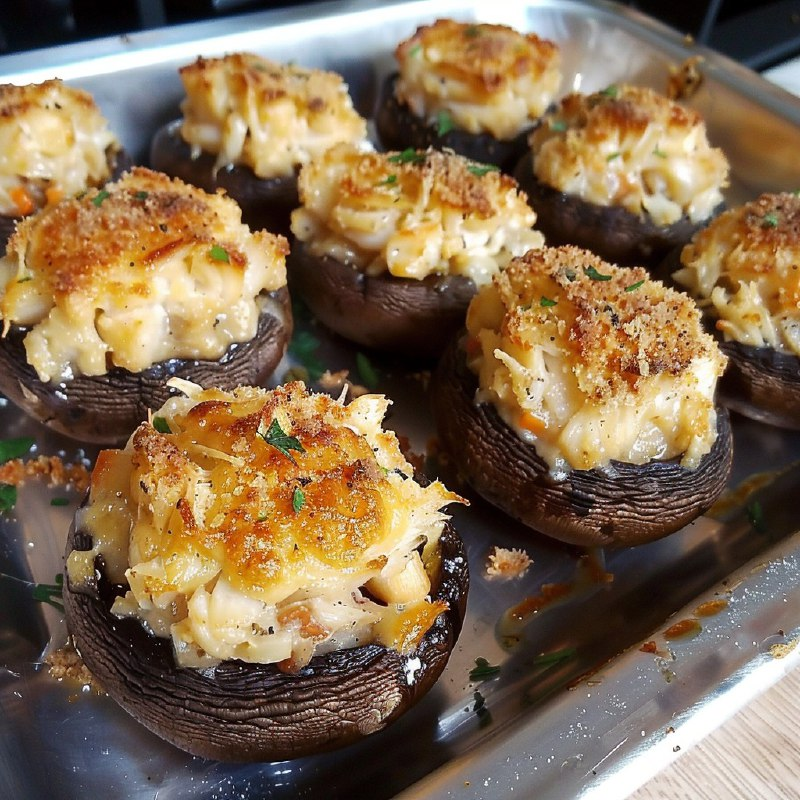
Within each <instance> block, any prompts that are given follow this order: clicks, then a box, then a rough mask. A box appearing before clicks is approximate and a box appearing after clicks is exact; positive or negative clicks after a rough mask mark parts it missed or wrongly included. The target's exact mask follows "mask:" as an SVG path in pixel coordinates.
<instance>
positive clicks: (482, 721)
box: [472, 692, 492, 728]
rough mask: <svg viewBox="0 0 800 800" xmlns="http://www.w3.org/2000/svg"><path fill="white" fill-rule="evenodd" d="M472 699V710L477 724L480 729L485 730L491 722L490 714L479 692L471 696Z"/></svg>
mask: <svg viewBox="0 0 800 800" xmlns="http://www.w3.org/2000/svg"><path fill="white" fill-rule="evenodd" d="M473 698H474V700H475V703H474V704H473V706H472V710H473V711H474V712H475V715H476V716H477V717H478V723H479V725H480V727H481V728H485V727H486V726H487V725H489V724H490V723H491V721H492V713H491V711H489V709H488V708H487V707H486V700H485V699H484V697H483V695H482V694H481V693H480V692H475V693H474V694H473Z"/></svg>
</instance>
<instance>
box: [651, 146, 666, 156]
mask: <svg viewBox="0 0 800 800" xmlns="http://www.w3.org/2000/svg"><path fill="white" fill-rule="evenodd" d="M653 155H654V156H656V158H666V157H667V154H666V153H665V152H664V151H663V150H661V149H659V148H658V147H656V148H655V150H653Z"/></svg>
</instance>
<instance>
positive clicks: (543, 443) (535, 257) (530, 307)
mask: <svg viewBox="0 0 800 800" xmlns="http://www.w3.org/2000/svg"><path fill="white" fill-rule="evenodd" d="M467 331H468V339H467V353H468V354H469V365H470V367H471V369H472V370H473V371H474V372H475V373H476V374H477V375H478V380H479V387H480V388H479V390H478V395H477V399H478V401H480V402H491V403H494V405H495V406H496V407H497V409H498V412H499V414H500V416H501V417H502V418H503V420H504V421H505V422H506V423H507V424H508V425H510V426H511V427H512V428H514V430H515V431H516V432H517V433H518V435H519V436H520V438H522V439H523V440H524V441H527V442H530V443H531V444H533V445H534V446H535V447H536V451H537V453H539V455H540V456H542V458H544V459H545V461H547V462H548V464H549V465H550V467H551V471H552V473H553V474H554V475H556V476H563V475H564V474H565V473H566V472H567V471H568V470H570V469H593V468H597V467H606V466H607V465H608V464H609V462H610V461H611V460H612V459H614V460H617V461H625V462H629V463H634V464H642V463H645V462H648V461H650V460H652V459H669V458H673V457H676V456H681V459H682V460H681V463H682V464H683V465H684V466H686V467H689V468H691V467H695V466H696V465H697V464H698V462H699V461H700V459H701V458H702V456H703V455H705V454H706V453H707V452H708V451H709V450H710V449H711V446H712V444H713V442H714V440H715V438H716V412H715V409H714V388H715V385H716V381H717V378H718V377H719V376H720V375H721V374H722V371H723V369H724V367H725V363H726V360H725V357H724V356H723V355H722V354H721V353H720V352H719V348H718V347H717V345H716V344H715V342H714V340H713V339H712V337H710V336H709V335H707V334H705V333H703V331H702V327H701V323H700V315H699V312H698V310H697V308H696V306H695V304H694V303H693V302H692V301H691V300H690V299H689V298H688V297H686V295H684V294H681V293H679V292H675V291H673V290H671V289H667V288H665V287H664V286H663V285H662V284H661V283H658V282H655V281H651V280H648V277H647V272H646V271H645V270H643V269H641V268H638V267H637V268H632V269H621V268H619V267H614V266H611V265H610V264H607V263H605V262H603V261H602V260H601V259H599V258H598V257H597V256H595V255H594V254H592V253H589V252H588V251H585V250H580V249H578V248H575V247H561V248H545V249H544V250H541V251H530V252H529V253H527V254H526V255H525V256H524V257H523V258H520V259H515V260H514V261H512V263H511V264H510V265H509V266H508V268H507V269H506V270H505V271H504V272H502V273H500V274H499V275H498V276H497V277H495V279H494V281H493V283H492V284H491V285H490V286H487V287H485V288H483V289H482V290H480V291H479V292H478V294H477V295H476V297H475V298H474V299H473V301H472V303H471V305H470V308H469V312H468V314H467Z"/></svg>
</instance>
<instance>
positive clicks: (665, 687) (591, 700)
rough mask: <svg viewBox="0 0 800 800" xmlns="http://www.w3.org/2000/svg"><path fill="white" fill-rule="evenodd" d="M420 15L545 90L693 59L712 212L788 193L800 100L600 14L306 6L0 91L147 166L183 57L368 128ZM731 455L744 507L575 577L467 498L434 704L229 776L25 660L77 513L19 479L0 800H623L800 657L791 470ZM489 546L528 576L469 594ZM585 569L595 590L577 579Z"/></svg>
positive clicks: (598, 556)
mask: <svg viewBox="0 0 800 800" xmlns="http://www.w3.org/2000/svg"><path fill="white" fill-rule="evenodd" d="M441 16H453V17H458V18H462V19H478V20H483V21H493V22H503V23H507V24H510V25H513V26H515V27H517V28H519V29H527V30H535V31H536V32H537V33H539V34H541V35H543V36H546V37H549V38H552V39H554V40H556V41H557V42H558V43H559V44H560V45H561V47H562V51H563V54H564V71H565V75H566V81H565V85H564V90H567V89H569V88H580V89H583V90H592V89H596V88H601V87H603V86H605V85H607V84H609V83H612V82H622V81H630V82H638V83H646V84H650V85H653V86H655V87H656V88H660V89H663V88H664V87H665V84H666V79H667V75H668V72H669V68H670V66H676V65H678V64H680V63H681V62H682V61H683V60H684V59H685V58H687V57H689V56H691V55H695V54H698V53H699V54H701V55H702V56H703V57H704V61H703V63H702V71H703V73H704V75H705V80H704V83H703V85H702V87H701V89H700V91H699V92H698V93H697V94H696V95H695V96H694V97H693V98H692V99H691V101H690V102H691V103H692V104H693V105H694V106H695V107H697V108H698V109H699V110H700V111H701V112H702V113H703V115H704V116H705V118H706V119H707V121H708V124H709V129H710V135H711V138H712V140H713V141H714V142H715V143H716V144H718V145H720V146H721V147H723V148H724V149H725V150H726V152H727V153H728V156H729V158H730V160H731V162H732V165H733V173H734V181H733V184H732V187H731V190H730V192H729V200H730V201H731V202H738V201H740V200H744V199H747V198H749V197H752V196H754V195H755V194H757V193H758V192H760V191H762V190H779V189H789V190H791V189H796V188H798V187H800V159H798V158H797V153H798V152H800V102H798V101H797V100H796V99H794V98H792V97H791V96H790V95H788V94H787V93H785V92H783V91H782V90H780V89H778V88H776V87H774V86H772V85H770V84H768V83H767V82H765V81H764V80H762V79H761V78H759V77H758V76H757V75H755V74H753V73H751V72H749V71H747V70H745V69H744V68H742V67H740V66H738V65H736V64H734V63H733V62H731V61H729V60H727V59H725V58H723V57H721V56H718V55H716V54H714V53H711V52H708V51H704V50H702V49H700V48H695V47H693V46H692V45H691V43H689V42H687V41H685V40H684V39H683V38H682V37H681V36H680V35H679V34H677V33H675V32H673V31H670V30H669V29H667V28H665V27H664V26H662V25H660V24H658V23H656V22H654V21H652V20H650V19H647V18H645V17H643V16H641V15H639V14H637V13H635V12H632V11H630V10H628V9H624V8H622V7H618V6H615V5H611V4H593V3H582V2H570V0H562V1H561V2H556V0H550V1H548V0H544V1H543V2H529V3H524V2H516V1H515V0H491V2H489V0H486V1H485V2H478V1H477V0H476V2H473V3H466V2H454V1H452V0H435V1H434V0H423V1H422V2H409V3H398V4H386V5H382V6H380V7H378V8H375V7H372V4H370V3H366V2H346V3H345V2H336V3H328V4H321V5H317V6H313V7H306V8H302V7H300V8H293V9H289V10H281V11H270V12H262V13H258V14H251V15H245V16H241V17H236V18H230V19H226V20H221V21H215V22H212V23H200V24H193V25H187V26H181V27H178V28H173V29H169V30H158V31H154V32H147V33H140V34H134V35H131V36H127V37H123V38H121V39H118V38H114V39H103V40H98V41H95V42H91V43H86V44H78V45H68V46H65V47H59V48H52V49H50V50H47V51H39V52H33V53H25V54H19V55H14V56H8V57H5V58H0V81H2V82H8V81H13V82H16V83H23V82H31V81H40V80H44V79H46V78H50V77H61V78H64V79H66V80H69V81H70V82H72V83H74V84H76V85H80V86H82V87H84V88H86V89H88V90H89V91H91V92H92V93H93V94H94V96H95V97H96V99H97V101H98V102H99V104H100V106H101V107H102V109H103V111H104V112H105V114H106V115H107V116H108V118H109V119H110V120H111V123H112V125H113V127H114V129H115V130H116V131H118V132H119V134H120V136H121V138H122V139H123V141H124V144H125V145H126V147H127V148H128V149H129V150H130V152H131V153H132V154H133V155H134V156H135V157H136V158H138V159H144V158H145V156H146V151H147V143H148V140H149V137H150V135H151V134H152V132H153V131H154V130H155V129H156V128H157V127H158V126H159V125H160V124H161V123H162V122H165V121H167V120H169V119H171V118H174V117H175V116H177V114H178V108H177V107H178V103H179V101H180V98H181V95H182V91H181V87H180V82H179V80H178V77H177V68H178V67H179V66H181V65H182V64H185V63H188V62H189V61H191V60H193V59H194V58H195V57H196V56H197V55H200V54H202V55H207V56H208V55H213V54H219V53H223V52H230V51H233V50H251V51H255V52H259V53H262V54H264V55H267V56H269V57H272V58H275V59H277V60H294V61H297V62H299V63H303V64H307V65H311V66H324V67H328V68H332V69H336V70H338V71H339V72H341V73H342V74H343V75H344V76H345V78H346V80H347V81H348V83H349V84H350V87H351V91H352V93H353V95H354V97H355V100H356V104H357V106H358V107H359V109H360V110H361V111H362V113H365V114H369V113H370V111H371V108H372V104H373V102H374V98H375V94H376V90H377V87H378V85H379V82H380V80H381V78H382V77H383V76H384V75H385V74H386V73H387V72H388V71H389V70H391V69H392V66H393V59H392V50H393V48H394V45H395V44H396V42H397V41H399V40H400V39H401V38H404V37H405V36H407V35H408V34H410V33H411V32H412V31H413V30H414V28H415V27H416V26H417V25H418V24H421V23H424V22H429V21H432V20H433V19H435V18H436V17H441ZM301 329H303V330H304V331H305V333H306V335H307V336H311V337H316V339H315V341H317V342H318V347H317V349H316V351H315V353H314V355H315V357H317V358H318V359H319V360H320V361H321V362H322V363H324V364H325V365H326V366H327V367H330V368H331V369H334V370H335V369H341V368H349V369H352V370H353V372H354V374H355V376H356V377H358V360H357V358H356V355H357V354H356V352H355V350H353V349H349V348H342V346H341V345H340V344H338V343H337V342H335V341H333V340H330V339H328V338H327V337H326V335H325V333H324V331H322V330H321V329H318V328H316V327H315V326H314V325H313V324H311V323H309V324H305V325H301ZM370 359H371V363H372V366H373V367H374V368H375V370H376V371H377V373H378V381H377V386H376V387H375V388H377V389H378V390H380V391H383V392H385V393H386V394H388V395H389V396H390V397H392V398H393V399H394V405H393V411H392V416H391V419H390V420H389V424H390V425H391V426H392V427H394V428H395V429H396V430H397V431H398V432H400V433H402V434H405V435H407V436H408V437H409V438H410V440H411V442H412V445H413V446H414V447H415V449H417V450H418V451H419V452H422V451H424V450H425V447H426V445H427V443H428V440H429V438H430V436H431V434H432V427H431V423H430V419H429V414H428V405H427V398H426V394H425V383H424V380H423V376H420V375H417V374H414V373H411V372H409V371H408V369H407V368H405V367H404V366H403V365H402V364H399V363H396V362H394V361H392V360H389V359H382V358H380V357H378V356H374V355H370ZM290 363H293V361H292V359H290V360H288V361H287V362H285V363H284V364H282V365H281V367H280V368H279V369H278V371H277V373H276V375H277V376H278V378H280V376H282V375H283V374H284V371H285V369H286V368H287V367H288V366H289V364H290ZM362 377H363V376H362ZM734 434H735V449H736V457H735V468H734V476H733V478H732V483H731V485H732V486H738V485H740V484H741V483H742V482H743V481H746V480H747V479H748V478H749V476H752V475H754V474H761V473H765V472H766V475H765V476H762V479H761V480H750V483H749V484H747V485H748V486H749V487H750V488H751V489H752V488H754V487H756V486H761V488H760V489H758V490H757V491H755V492H750V491H745V490H740V491H739V492H738V493H735V494H733V495H732V496H731V500H730V502H729V503H728V505H727V507H726V508H724V509H721V510H720V513H719V514H718V515H717V516H716V517H714V518H712V517H710V516H707V517H704V518H702V519H700V520H698V521H697V522H696V523H694V524H693V525H690V526H689V527H687V528H686V529H684V530H683V531H680V532H679V533H677V534H674V535H672V536H670V537H668V538H667V539H664V540H662V541H659V542H655V543H653V544H650V545H646V546H643V547H640V548H636V549H632V550H623V551H617V552H608V553H605V554H603V553H594V554H591V557H588V556H586V555H585V554H582V553H581V552H580V551H578V550H576V549H574V548H568V547H566V546H561V545H559V544H557V543H555V542H551V541H548V540H546V539H544V538H542V537H538V536H536V535H533V534H531V533H530V532H528V531H526V530H524V529H523V528H521V527H520V526H518V525H516V524H515V523H513V522H512V521H510V520H509V519H508V518H506V517H505V516H503V515H502V514H501V513H499V512H497V511H495V510H493V509H492V508H490V507H488V506H487V505H485V504H484V503H482V502H481V501H480V500H477V499H474V500H473V505H472V507H471V508H470V509H466V510H465V509H457V510H456V511H455V513H454V517H455V522H456V525H457V527H458V528H459V530H460V531H461V533H462V535H463V537H464V539H465V540H466V544H467V548H468V553H469V558H470V564H471V569H472V576H473V579H472V590H471V594H470V601H469V608H468V615H467V619H466V624H465V626H464V631H463V633H462V636H461V639H460V641H459V644H458V646H457V648H456V651H455V652H454V654H453V657H452V659H451V661H450V664H449V665H448V667H447V669H446V671H445V673H444V675H443V676H442V678H441V679H440V681H439V683H438V684H437V686H436V687H435V689H434V690H433V691H432V692H431V694H429V695H428V696H427V697H426V698H425V699H424V700H423V701H422V702H421V703H420V704H419V705H418V706H417V707H416V708H414V709H412V710H411V711H410V712H409V713H408V714H407V715H406V716H405V717H403V718H402V719H401V720H400V721H398V722H397V723H395V724H394V725H393V726H391V727H390V728H389V729H388V730H387V731H385V732H383V733H380V734H378V735H376V736H373V737H371V738H369V739H368V740H366V741H364V742H363V743H361V744H359V745H356V746H353V747H351V748H349V749H346V750H343V751H341V752H338V753H333V754H328V755H323V756H318V757H314V758H305V759H299V760H297V761H292V762H283V763H274V764H256V765H247V766H241V765H229V764H221V763H212V762H206V761H202V760H200V759H195V758H191V757H189V756H186V755H185V754H183V753H180V752H178V751H177V750H175V749H173V748H172V747H171V746H169V745H167V744H165V743H163V742H162V741H161V740H159V739H158V738H156V737H155V736H153V735H151V734H150V733H149V732H147V731H146V730H144V729H143V728H141V727H140V726H139V725H138V724H136V723H135V722H134V721H133V720H131V719H130V718H128V717H127V715H126V714H125V713H124V712H122V711H120V710H119V709H118V708H117V706H116V705H115V704H114V703H113V702H112V701H111V700H110V699H108V698H107V697H103V696H95V695H93V694H91V693H90V692H86V691H81V689H80V687H78V686H76V685H75V684H69V683H67V682H57V681H55V680H54V679H53V678H52V677H51V676H50V675H49V674H48V670H47V668H46V667H43V666H42V664H41V657H42V654H43V653H44V652H45V651H46V649H47V648H50V647H54V646H58V645H60V644H61V642H62V641H63V639H64V636H65V631H64V627H63V622H62V620H61V618H60V615H59V614H58V612H57V611H55V610H54V609H52V608H50V607H49V606H45V605H42V604H40V603H37V602H36V601H35V600H33V597H32V585H33V584H34V583H52V581H53V578H54V575H55V574H56V573H57V572H58V571H59V570H60V568H61V564H62V551H63V545H64V539H65V534H66V529H67V526H68V524H69V520H70V517H71V514H72V512H73V511H74V509H75V506H76V504H77V502H78V498H77V496H76V495H75V493H71V494H69V500H70V503H69V505H67V506H53V505H51V503H50V500H51V498H53V497H62V496H65V492H64V490H63V489H61V488H48V487H46V486H45V485H44V484H40V483H37V482H35V481H29V482H28V483H27V484H26V485H25V486H24V487H23V488H22V489H21V490H20V493H19V500H18V503H17V506H16V510H15V512H14V513H13V514H12V515H11V516H8V517H5V518H3V519H0V573H2V576H3V577H0V609H2V611H0V788H2V791H1V792H0V794H2V795H3V796H8V797H21V798H52V799H53V800H57V799H58V798H73V797H78V796H87V795H88V796H91V795H92V794H93V793H96V794H98V795H100V796H109V797H127V798H154V797H157V798H159V800H164V798H173V797H175V798H203V800H211V798H227V797H251V796H252V797H265V798H266V797H269V798H299V797H325V798H337V797H345V796H351V795H353V794H354V793H357V794H361V795H363V794H366V793H368V794H369V796H371V797H373V798H376V799H378V800H379V798H385V797H390V796H393V795H397V794H401V795H402V796H405V797H429V798H444V797H450V796H457V797H459V798H462V797H463V798H470V797H475V798H479V797H480V798H486V797H507V796H511V795H512V794H513V795H516V796H521V797H532V796H534V795H535V796H536V797H537V798H540V799H546V798H562V797H563V798H577V797H580V798H589V797H602V798H615V797H624V796H625V795H626V794H627V793H628V792H629V791H630V790H632V789H633V788H635V787H636V786H637V785H638V784H640V783H641V782H643V781H644V780H645V779H646V778H647V777H648V776H649V775H651V774H653V773H654V772H655V771H656V770H657V769H659V768H660V767H662V766H663V765H665V764H666V763H667V762H668V761H669V760H671V759H672V758H675V757H676V755H677V753H678V752H679V751H680V750H681V749H684V750H685V749H686V747H688V746H689V745H691V744H692V743H693V742H694V741H696V740H697V739H698V738H700V737H701V736H702V735H704V734H705V733H706V732H707V731H709V730H710V729H711V728H713V727H714V726H715V725H717V724H719V723H720V722H721V720H722V719H724V718H725V717H726V716H728V715H730V714H732V713H733V712H734V711H735V710H736V709H737V708H739V707H740V706H741V705H742V704H743V703H745V702H747V700H748V699H749V698H750V697H752V696H753V695H754V694H755V693H756V692H758V691H762V690H763V689H764V688H766V687H767V686H768V685H769V684H770V683H772V682H773V681H774V680H776V679H777V678H778V677H779V676H780V675H781V674H782V673H783V672H784V671H786V670H787V669H788V668H789V667H791V666H793V665H794V664H796V663H797V661H798V659H800V656H798V654H797V651H796V650H795V649H793V648H792V646H791V645H792V643H793V642H794V641H795V640H796V639H797V637H800V613H798V612H800V538H798V537H797V536H795V535H793V533H794V531H795V528H796V527H798V526H797V525H796V522H795V513H794V508H793V501H794V498H795V497H796V496H797V494H798V491H799V490H800V471H798V470H797V469H795V468H794V467H792V466H791V465H792V464H793V462H794V460H795V459H796V458H797V457H798V455H799V454H800V433H795V432H786V431H781V430H778V429H776V428H770V427H767V426H763V425H760V424H757V423H754V422H750V421H747V420H745V419H742V418H736V419H735V420H734ZM0 435H2V437H3V438H10V437H14V436H24V435H30V436H34V437H35V438H36V441H37V449H38V452H41V453H45V454H54V453H58V452H62V453H63V454H64V455H65V457H66V458H67V459H72V458H78V457H82V456H84V455H85V456H87V457H88V458H91V457H92V456H93V452H91V451H87V452H86V453H84V452H83V451H79V450H78V446H77V445H76V443H74V442H70V441H69V440H66V439H62V438H60V437H57V436H55V435H53V434H51V433H48V432H45V431H44V429H43V428H42V427H40V426H38V425H37V424H36V423H34V422H32V421H30V420H28V419H27V418H25V417H23V415H21V414H20V413H19V412H17V411H16V410H15V409H14V408H13V407H11V406H10V405H5V406H3V407H2V408H0ZM494 545H498V546H504V547H521V548H524V549H525V550H527V552H528V553H529V554H530V556H531V557H532V558H533V561H534V564H533V566H532V567H531V569H530V570H529V571H528V573H527V574H526V575H525V577H524V578H522V579H519V580H515V581H510V582H497V581H491V580H489V579H487V577H486V574H485V563H486V556H487V553H488V551H489V549H490V548H491V547H492V546H494ZM582 556H583V557H582ZM592 559H594V561H592ZM592 566H594V567H595V568H598V567H599V568H602V570H605V571H606V572H608V573H610V574H611V575H613V581H611V582H602V581H597V580H593V579H592V577H591V576H592V569H591V567H592ZM587 567H588V568H587ZM551 583H559V584H563V585H565V586H566V587H567V589H568V591H567V593H566V595H565V596H564V597H563V598H562V599H561V600H560V601H559V602H553V603H545V604H544V605H543V606H542V608H541V610H540V611H539V612H538V613H536V614H534V615H532V616H531V617H530V618H528V619H527V621H526V622H525V624H512V623H509V622H508V618H509V615H508V613H507V612H508V611H509V609H511V608H513V607H515V606H517V605H518V604H519V603H520V602H522V601H524V600H525V599H526V598H536V597H538V596H540V593H541V591H542V587H543V585H545V584H551ZM709 600H720V601H724V602H720V603H717V604H716V605H715V606H713V609H714V610H715V611H716V612H717V613H714V614H713V615H711V616H698V608H699V607H700V606H701V604H703V603H704V602H706V601H709ZM709 608H710V606H708V605H706V606H705V607H704V609H701V610H707V609H709ZM691 619H696V620H699V632H697V635H696V636H694V638H687V637H683V638H675V639H672V638H669V637H668V636H667V635H666V633H667V630H668V628H669V626H670V625H672V624H673V623H675V622H676V621H677V622H681V621H684V620H691ZM643 643H646V644H645V645H644V647H642V645H643ZM542 654H545V655H546V656H548V655H552V654H557V655H558V654H560V655H561V656H562V658H556V659H548V658H547V657H545V658H541V656H542ZM784 654H786V657H785V658H778V657H777V656H782V655H784ZM476 658H485V659H487V660H488V661H489V662H490V663H491V664H497V665H500V666H501V670H500V672H499V674H498V675H496V676H495V677H493V678H491V679H490V680H487V681H484V682H480V683H476V682H472V681H471V680H470V674H469V673H470V670H471V669H472V668H473V667H474V666H475V659H476Z"/></svg>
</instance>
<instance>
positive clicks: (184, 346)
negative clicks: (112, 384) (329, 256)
mask: <svg viewBox="0 0 800 800" xmlns="http://www.w3.org/2000/svg"><path fill="white" fill-rule="evenodd" d="M287 253H288V244H287V242H286V240H285V239H284V238H283V237H280V236H273V235H271V234H269V233H267V232H266V231H258V232H255V233H251V232H250V230H249V229H248V228H247V226H245V225H243V224H242V222H241V211H240V210H239V207H238V206H237V205H236V203H235V202H234V201H232V200H230V199H228V198H227V197H225V196H224V195H222V194H217V195H209V194H206V193H205V192H203V191H201V190H200V189H197V188H195V187H193V186H190V185H188V184H185V183H182V182H181V181H179V180H171V179H169V178H168V177H167V176H165V175H162V174H160V173H157V172H152V171H150V170H147V169H144V168H136V169H134V170H133V171H132V172H130V173H128V174H127V175H125V176H124V177H123V178H122V179H121V180H119V181H117V182H116V183H113V184H108V185H106V187H105V188H104V189H102V190H97V189H91V190H89V191H87V192H86V193H84V194H83V195H81V196H79V197H76V198H72V199H67V200H64V201H62V202H60V203H58V204H57V205H55V206H52V207H50V208H48V209H45V210H44V211H42V212H40V213H39V214H37V215H35V216H31V217H28V218H26V219H25V220H23V221H22V222H21V223H20V224H19V225H18V226H17V230H16V232H15V233H14V235H13V236H12V238H11V239H10V241H9V244H8V253H7V256H6V258H5V259H2V260H0V286H3V287H4V293H3V295H2V297H0V314H2V317H3V322H4V331H6V332H7V331H8V328H9V326H10V325H12V324H13V325H21V326H29V327H31V328H32V330H31V332H30V333H28V335H27V337H26V339H25V347H26V351H27V354H28V360H29V362H30V363H31V364H32V365H33V366H34V367H35V368H36V371H37V372H38V374H39V377H40V378H41V379H42V380H44V381H49V380H54V379H68V378H70V377H72V376H73V375H75V374H78V373H82V374H86V375H96V374H102V373H104V372H106V369H107V358H108V359H110V361H111V363H112V364H114V365H116V366H121V367H125V368H126V369H129V370H131V371H132V372H138V371H141V370H142V369H145V368H146V367H148V366H150V365H152V364H153V363H155V362H157V361H163V360H165V359H167V358H172V357H177V358H180V357H184V358H185V357H194V358H218V357H219V356H220V355H222V353H223V352H225V350H226V349H227V347H228V346H229V345H230V344H231V343H232V342H234V341H246V340H248V339H250V338H252V336H253V335H254V334H255V331H256V326H257V320H258V313H259V309H258V306H257V303H256V300H255V298H256V297H257V296H258V295H259V294H260V293H261V292H267V291H273V290H275V289H278V288H279V287H281V286H283V285H284V284H285V282H286V278H285V263H284V262H285V256H286V254H287Z"/></svg>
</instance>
